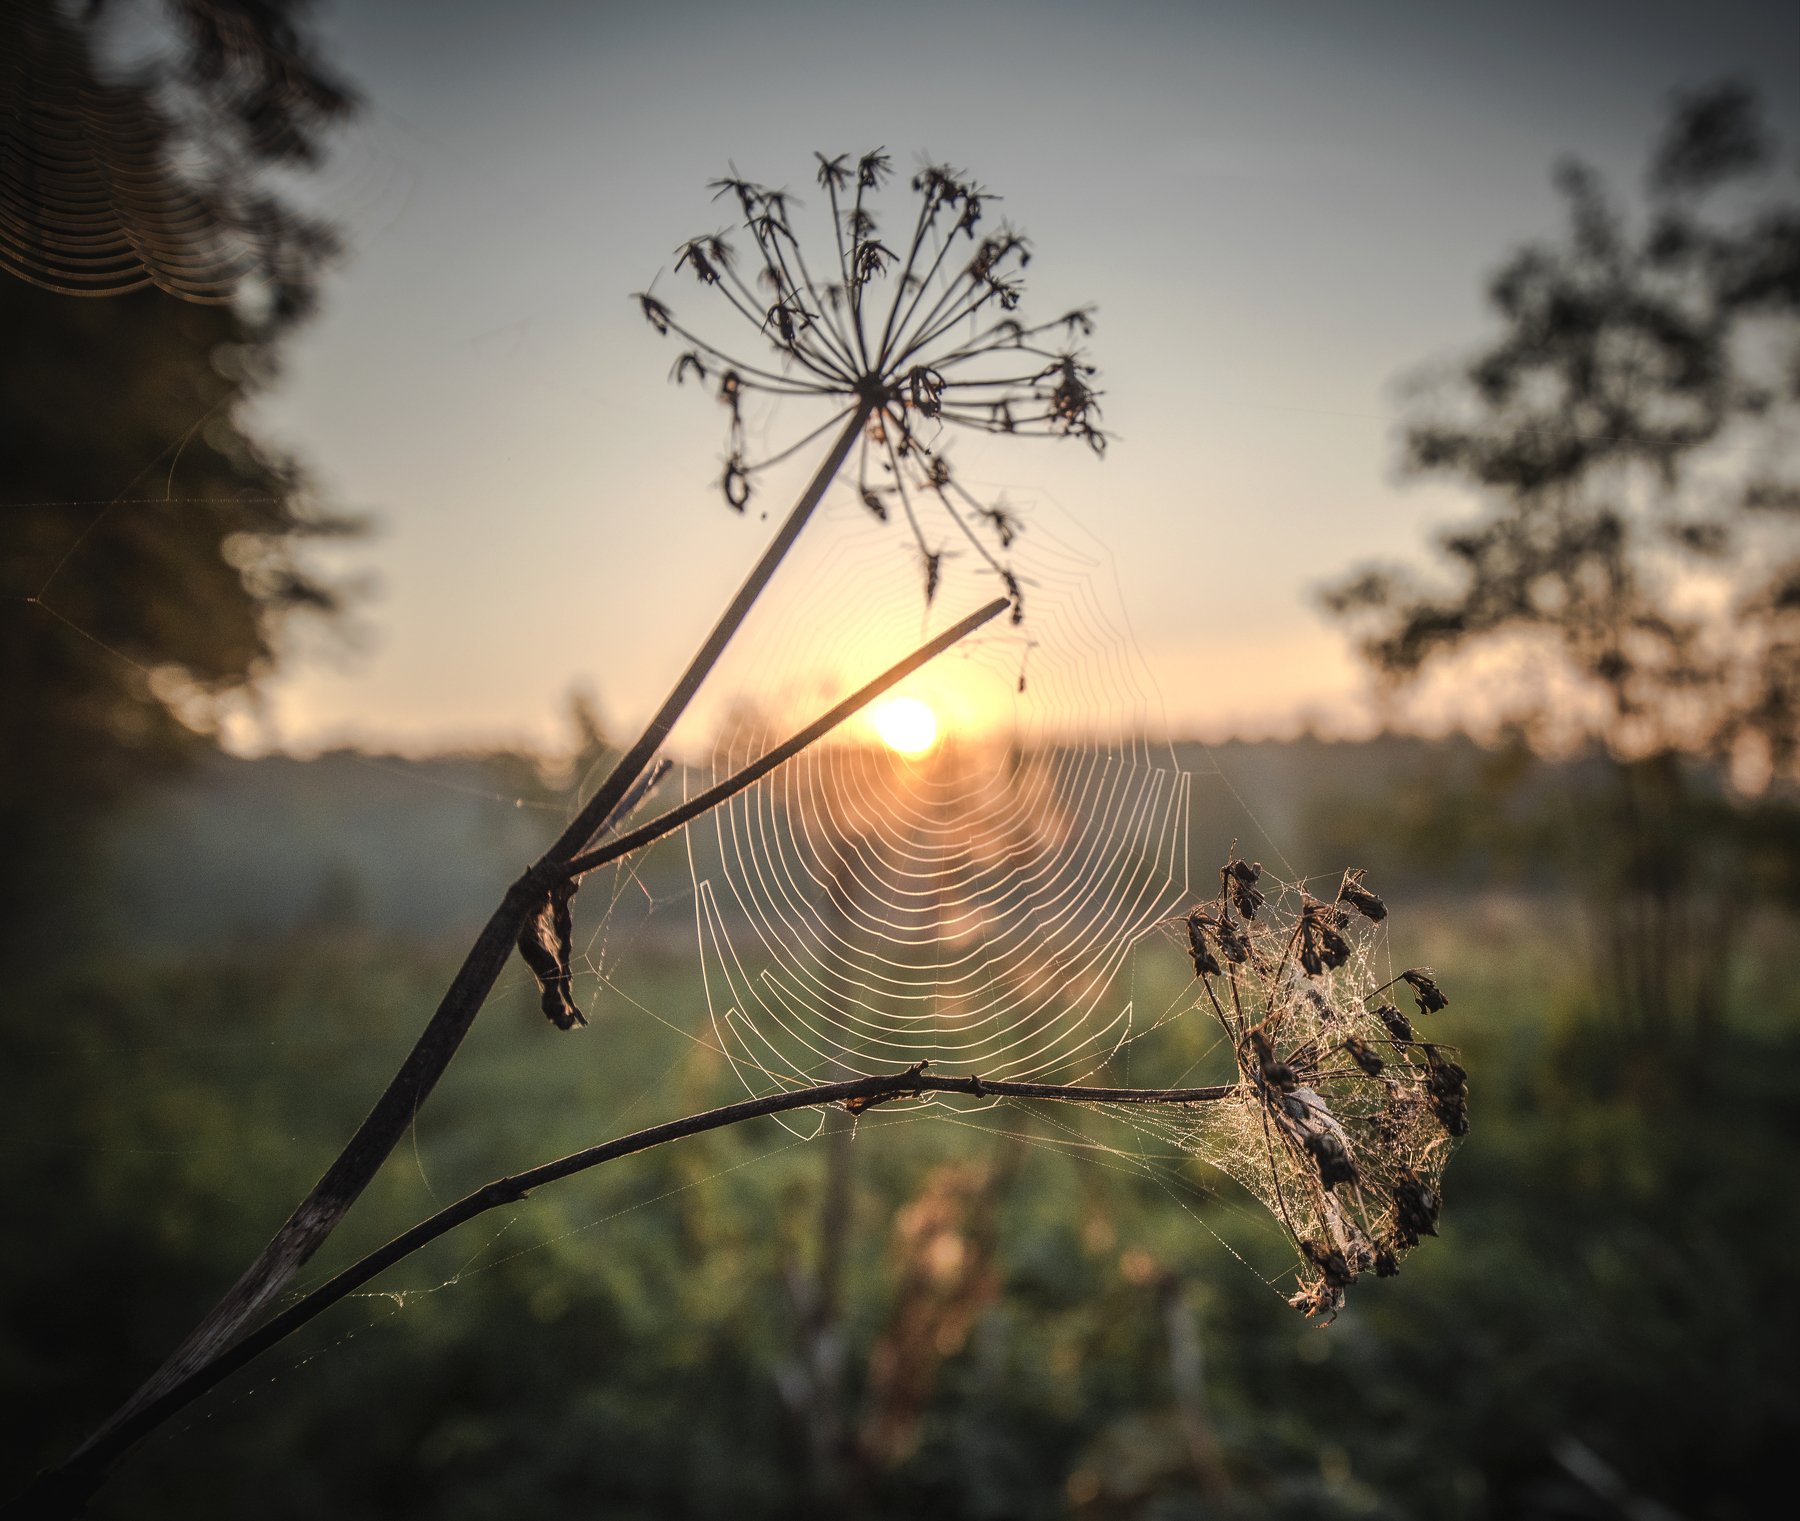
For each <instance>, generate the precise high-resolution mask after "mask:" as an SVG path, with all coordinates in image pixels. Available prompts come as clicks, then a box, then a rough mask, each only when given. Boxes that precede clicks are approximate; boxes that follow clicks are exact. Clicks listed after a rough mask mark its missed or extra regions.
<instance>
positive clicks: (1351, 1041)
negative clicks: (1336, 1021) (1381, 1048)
mask: <svg viewBox="0 0 1800 1521" xmlns="http://www.w3.org/2000/svg"><path fill="white" fill-rule="evenodd" d="M1342 1049H1343V1051H1344V1053H1345V1055H1347V1056H1348V1057H1349V1058H1350V1060H1351V1061H1353V1062H1355V1063H1356V1065H1357V1066H1359V1067H1361V1068H1362V1069H1363V1072H1364V1073H1365V1074H1366V1075H1367V1076H1369V1077H1380V1076H1381V1069H1382V1068H1383V1067H1385V1066H1386V1065H1387V1063H1386V1062H1384V1061H1383V1060H1382V1059H1381V1058H1380V1057H1379V1056H1377V1055H1376V1054H1375V1053H1374V1051H1372V1050H1371V1049H1370V1048H1369V1045H1368V1043H1367V1042H1366V1041H1364V1040H1363V1039H1362V1038H1361V1037H1360V1036H1356V1035H1346V1036H1345V1037H1344V1044H1343V1047H1342Z"/></svg>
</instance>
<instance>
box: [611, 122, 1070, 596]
mask: <svg viewBox="0 0 1800 1521" xmlns="http://www.w3.org/2000/svg"><path fill="white" fill-rule="evenodd" d="M815 160H816V169H815V179H816V181H817V184H818V186H819V189H820V190H821V191H822V192H823V199H824V201H825V202H826V206H825V207H824V208H823V209H822V211H821V216H822V217H823V216H825V215H828V217H829V220H828V222H827V223H826V227H827V231H826V233H825V235H824V237H823V239H822V240H821V242H820V244H819V246H817V247H815V248H813V249H811V250H810V251H809V250H808V249H807V248H806V246H805V245H804V243H803V242H802V240H801V238H800V236H799V235H798V234H797V232H796V231H795V228H794V224H793V218H792V212H793V210H794V202H793V198H792V197H791V196H789V195H788V194H787V193H786V192H785V191H782V190H776V189H770V188H768V187H766V186H762V185H759V184H757V183H756V182H754V181H752V180H749V179H746V178H744V177H743V176H742V175H740V174H738V173H737V172H736V170H735V169H734V170H732V171H731V172H730V173H729V174H727V175H725V176H723V177H721V178H719V179H716V180H714V181H713V182H712V187H711V188H712V191H713V195H714V199H715V200H716V201H719V202H722V203H728V204H731V205H733V206H734V207H735V208H736V210H737V211H738V212H739V213H740V215H741V219H742V223H741V225H742V227H743V229H744V231H745V233H746V234H747V237H748V246H747V247H746V246H745V245H744V244H743V242H742V241H741V240H740V244H739V247H740V249H741V250H742V255H741V257H740V256H739V254H738V253H736V252H734V249H733V247H732V244H731V243H730V242H729V241H728V240H727V239H726V238H725V237H724V236H723V235H722V234H718V233H711V234H706V235H704V236H701V237H696V238H690V239H688V240H687V241H686V242H684V243H682V244H681V245H680V246H679V248H678V249H677V250H676V261H675V267H676V269H677V270H678V271H686V272H687V273H689V274H691V275H692V276H693V277H694V279H695V281H696V283H697V284H698V285H699V286H700V287H701V288H703V289H705V290H709V291H714V292H717V293H718V295H717V297H716V298H715V299H717V300H719V301H720V303H721V305H720V311H721V313H722V314H723V315H726V316H728V317H729V318H730V319H732V320H742V321H747V323H748V324H749V325H750V326H751V327H754V328H755V329H756V331H757V334H758V340H759V342H760V343H761V344H763V345H765V346H766V349H765V352H764V354H763V355H762V356H761V358H760V361H759V362H757V363H751V362H749V361H748V360H746V359H743V358H739V357H735V356H734V355H733V353H732V352H731V349H730V348H729V347H728V346H726V345H725V344H722V343H719V342H715V341H713V340H711V339H709V338H707V337H704V336H702V335H701V332H700V331H699V330H698V329H697V328H696V327H695V326H690V325H689V324H687V323H685V322H683V321H681V320H679V319H678V318H677V317H676V315H675V314H674V313H673V312H672V311H671V309H670V308H669V307H668V306H667V305H666V304H664V303H663V302H662V301H661V300H659V299H657V298H656V297H654V296H652V295H650V294H649V293H648V292H643V293H640V295H639V296H638V297H637V300H638V302H639V304H640V306H641V307H642V309H643V312H644V316H645V318H646V320H648V321H649V323H650V325H651V326H652V327H653V328H654V329H655V330H656V331H657V332H658V333H659V334H664V335H667V334H670V333H673V334H675V335H677V336H678V337H679V338H680V339H681V340H682V341H683V342H684V343H685V344H687V345H688V346H689V347H688V349H687V352H686V353H684V354H683V356H682V357H681V358H680V359H679V360H677V362H676V366H675V369H674V372H673V373H674V377H675V379H676V380H677V381H683V380H685V379H686V378H687V376H688V374H689V372H690V370H691V371H692V372H693V373H694V374H695V375H697V376H699V377H700V378H705V377H706V376H707V375H709V374H711V373H725V374H729V375H730V376H731V377H732V381H733V385H732V388H731V389H730V390H729V391H722V392H721V395H722V397H723V398H724V399H725V400H726V401H727V402H728V404H729V405H730V407H731V415H732V423H731V429H732V431H731V440H730V452H731V454H732V458H733V464H732V467H731V470H730V471H729V472H728V486H727V490H726V500H727V502H728V503H729V504H730V505H731V506H732V507H734V508H736V509H737V510H740V511H741V510H742V509H743V506H744V504H745V502H747V500H748V497H749V491H750V485H751V482H752V481H753V479H754V478H755V476H756V475H757V474H758V473H759V472H760V471H761V470H763V469H764V468H766V467H767V466H769V465H772V464H774V463H775V462H776V461H778V460H781V459H785V458H786V457H787V456H788V455H789V454H790V453H792V452H793V450H794V449H795V448H798V447H800V445H799V444H796V445H793V446H791V447H789V448H785V449H776V450H775V451H773V452H772V453H770V454H769V455H767V456H766V457H757V458H751V457H750V454H749V449H748V445H747V442H746V439H745V437H744V434H743V430H742V410H741V405H740V399H741V393H742V392H744V391H758V392H761V393H763V394H766V395H769V396H772V397H788V398H794V399H796V400H800V401H813V402H818V403H823V404H825V405H829V406H835V407H836V408H838V409H839V410H838V415H839V417H840V418H850V417H855V416H862V417H864V418H866V420H867V422H868V424H869V428H868V431H867V434H866V443H865V446H864V448H863V449H862V451H861V452H860V454H859V456H858V462H857V466H856V469H857V472H858V474H857V481H856V485H857V489H858V491H859V493H860V495H861V498H862V501H863V503H864V505H865V506H869V507H870V510H871V511H875V508H874V506H873V505H872V502H873V500H874V499H875V493H874V488H873V486H872V483H871V480H870V476H869V472H870V470H871V469H875V470H879V471H885V472H887V473H889V474H890V475H891V476H892V487H893V490H894V491H895V493H896V494H898V495H899V497H900V498H901V504H902V507H903V508H904V512H903V513H902V514H900V515H899V516H901V517H903V518H904V520H905V522H906V524H907V527H908V530H909V531H910V532H911V533H912V534H913V536H914V547H915V549H916V551H917V553H918V554H919V555H920V556H921V557H922V558H924V559H925V560H926V561H927V565H928V569H927V574H926V578H925V584H926V592H927V595H928V597H929V596H935V594H936V591H937V589H938V578H937V575H936V573H935V572H934V571H933V570H931V569H930V566H931V565H933V564H935V560H933V558H932V557H933V555H934V554H936V553H940V551H934V550H933V549H931V547H930V545H929V542H928V539H927V537H926V533H925V531H924V529H923V528H922V527H921V525H920V523H919V521H918V514H917V513H915V511H914V510H913V503H912V501H911V498H910V493H912V492H913V491H915V490H918V489H930V490H933V491H935V492H936V494H937V501H938V505H939V506H940V507H941V509H942V510H943V511H944V512H945V513H946V514H948V515H949V516H950V517H951V518H953V519H954V520H955V521H956V522H957V524H958V525H959V526H960V527H961V528H962V529H963V530H964V531H965V532H966V533H968V534H969V535H970V537H971V542H972V543H973V545H974V548H975V550H976V552H977V553H978V554H979V555H980V557H981V558H982V560H983V561H984V562H985V563H986V566H987V568H988V570H989V571H991V572H992V573H993V575H994V576H995V577H996V579H998V580H999V581H1000V582H1001V583H1002V584H1003V585H1004V586H1005V587H1006V589H1007V595H1008V597H1009V599H1010V600H1011V602H1012V604H1013V621H1014V623H1015V624H1017V623H1019V622H1021V621H1022V620H1023V617H1024V598H1023V597H1022V596H1021V595H1020V590H1019V587H1020V582H1019V578H1018V577H1017V576H1016V575H1015V574H1014V573H1013V571H1012V569H1011V567H1009V566H1007V565H1004V564H1002V563H1001V561H1000V560H999V559H997V558H995V557H994V556H993V555H992V554H991V553H990V551H989V550H988V549H987V547H986V546H985V544H984V543H983V541H982V540H980V539H978V538H975V537H974V533H973V530H974V527H975V524H976V523H977V522H981V523H986V524H988V525H991V526H992V527H993V529H994V531H995V532H996V533H997V534H998V536H999V539H1000V548H1001V550H1002V551H1005V550H1007V549H1010V548H1011V547H1012V544H1013V541H1014V539H1015V538H1016V536H1017V534H1018V531H1019V524H1018V519H1017V518H1016V517H1015V516H1014V515H1013V514H1012V513H1011V512H1010V511H1009V510H1007V509H1005V508H1003V507H1000V506H997V505H992V506H990V505H989V504H986V503H984V502H981V501H979V500H977V498H976V497H974V496H973V495H971V494H970V493H969V492H968V491H966V490H964V489H963V488H962V487H961V486H959V485H957V484H956V483H955V482H954V481H953V480H952V479H951V478H950V476H949V474H948V469H947V467H946V466H944V465H943V463H942V455H941V450H940V448H939V445H938V430H939V429H942V428H953V427H954V428H969V429H974V430H975V431H978V432H984V433H1027V434H1035V435H1039V436H1052V437H1055V436H1070V435H1073V436H1076V437H1080V438H1084V439H1086V440H1087V442H1088V443H1089V444H1090V445H1091V446H1092V447H1093V448H1094V449H1096V450H1100V449H1102V448H1103V447H1104V445H1105V441H1106V440H1105V435H1104V434H1103V433H1102V432H1101V430H1100V425H1099V416H1100V404H1099V396H1100V393H1099V392H1098V391H1097V390H1096V389H1095V388H1094V375H1095V371H1094V367H1093V366H1092V365H1091V364H1090V363H1088V361H1087V360H1086V358H1085V356H1084V355H1083V354H1082V353H1081V352H1080V351H1079V350H1077V349H1076V348H1074V347H1072V346H1071V345H1073V344H1074V343H1076V342H1077V341H1079V340H1080V339H1083V338H1086V337H1087V336H1088V335H1089V334H1090V333H1091V332H1092V329H1093V323H1092V318H1091V314H1090V313H1089V312H1088V311H1087V310H1086V309H1083V310H1081V311H1078V312H1073V313H1070V314H1068V315H1067V316H1066V317H1063V318H1059V319H1057V320H1056V321H1054V322H1047V323H1039V324H1028V323H1024V322H1021V321H1020V320H1019V319H1018V318H1016V317H1014V316H1011V315H1008V313H1010V312H1011V311H1012V310H1013V309H1014V308H1015V307H1016V306H1017V305H1018V304H1019V301H1020V296H1021V293H1022V290H1023V286H1022V282H1021V280H1020V273H1021V271H1023V269H1024V268H1025V266H1026V265H1027V264H1028V263H1029V262H1030V249H1029V247H1028V245H1027V244H1026V241H1025V239H1024V238H1023V237H1021V236H1020V235H1019V234H1018V233H1017V232H1015V231H1013V230H1012V229H1010V228H1007V227H1001V228H999V229H997V230H994V231H991V232H988V233H987V234H985V235H984V236H979V237H978V236H977V224H979V223H981V222H982V221H983V218H984V214H985V212H986V210H987V208H988V206H989V204H990V203H991V202H992V201H993V200H994V199H995V197H994V196H993V194H992V193H991V192H989V191H988V190H986V189H985V188H984V187H982V186H981V185H979V184H978V183H977V182H976V181H974V180H973V179H971V178H969V177H968V176H967V175H965V174H963V173H962V172H961V171H960V170H956V169H953V168H951V167H949V166H948V165H944V164H927V165H924V166H922V167H921V168H920V169H919V170H918V172H917V173H916V174H915V175H913V176H912V178H911V185H912V192H913V195H914V196H915V197H916V205H915V207H914V209H913V211H912V212H911V213H910V214H909V215H908V216H907V219H906V225H909V226H910V227H911V228H912V234H911V238H910V241H908V242H907V243H905V244H899V243H895V244H889V243H887V242H885V241H883V239H882V238H881V236H880V234H879V229H878V218H877V208H878V204H879V202H880V200H881V199H882V196H881V191H882V188H883V187H884V186H885V185H886V184H887V183H888V181H889V180H890V179H891V178H892V169H893V165H892V160H891V159H890V157H889V156H888V154H887V153H886V152H884V151H882V150H879V149H878V150H876V151H875V152H873V153H867V154H863V155H862V156H861V157H860V158H852V157H851V156H850V155H848V154H839V155H837V156H835V157H828V156H826V155H824V154H817V155H815ZM958 238H966V239H967V240H968V242H969V244H970V247H971V249H972V252H971V255H970V257H969V258H968V260H967V261H966V262H964V261H963V260H961V259H959V258H957V257H952V256H951V255H950V249H951V246H952V244H953V242H954V240H956V239H958ZM740 266H743V268H742V269H740ZM771 355H772V358H771V357H770V356H771ZM831 425H832V424H831V422H830V421H829V420H827V421H826V422H825V423H824V425H823V428H821V429H817V430H814V431H823V429H826V428H829V427H831ZM921 427H924V428H925V429H926V431H925V432H924V433H923V434H922V433H921V432H920V431H919V430H920V428H921ZM811 436H812V435H811V434H808V435H807V436H806V438H807V439H810V437H811ZM805 441H806V439H803V440H802V443H804V442H805ZM871 460H873V464H872V465H871ZM877 515H878V516H880V517H882V518H883V519H884V520H886V519H887V518H888V517H889V514H887V513H886V512H885V510H883V511H882V512H880V513H878V514H877Z"/></svg>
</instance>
